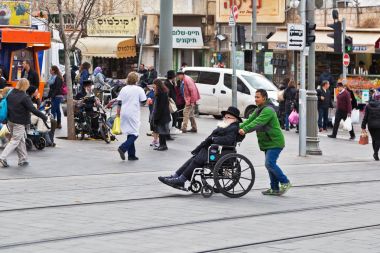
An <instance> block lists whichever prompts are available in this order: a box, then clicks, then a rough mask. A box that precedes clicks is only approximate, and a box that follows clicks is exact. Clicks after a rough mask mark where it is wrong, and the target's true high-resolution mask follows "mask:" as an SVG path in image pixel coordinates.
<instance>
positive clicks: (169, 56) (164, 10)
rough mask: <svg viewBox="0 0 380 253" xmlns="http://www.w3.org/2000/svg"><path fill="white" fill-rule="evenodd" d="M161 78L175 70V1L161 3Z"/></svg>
mask: <svg viewBox="0 0 380 253" xmlns="http://www.w3.org/2000/svg"><path fill="white" fill-rule="evenodd" d="M159 44H160V51H159V59H160V60H159V61H160V63H159V68H158V73H159V76H164V75H165V74H166V72H167V71H168V70H171V69H172V68H173V0H161V2H160V42H159Z"/></svg>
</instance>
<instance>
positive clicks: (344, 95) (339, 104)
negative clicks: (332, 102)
mask: <svg viewBox="0 0 380 253" xmlns="http://www.w3.org/2000/svg"><path fill="white" fill-rule="evenodd" d="M336 109H337V110H339V111H342V112H345V113H351V111H352V105H351V95H350V93H349V92H348V91H347V90H343V92H341V93H339V94H338V96H337V97H336Z"/></svg>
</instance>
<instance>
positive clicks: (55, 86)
mask: <svg viewBox="0 0 380 253" xmlns="http://www.w3.org/2000/svg"><path fill="white" fill-rule="evenodd" d="M50 74H51V76H50V78H49V80H48V83H49V88H50V89H49V94H48V97H49V98H51V113H52V114H53V117H54V119H57V128H58V129H61V128H62V125H61V103H62V100H63V95H62V86H63V77H62V74H61V72H60V71H59V69H58V67H57V66H55V65H53V66H51V69H50Z"/></svg>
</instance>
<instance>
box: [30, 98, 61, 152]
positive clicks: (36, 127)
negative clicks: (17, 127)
mask: <svg viewBox="0 0 380 253" xmlns="http://www.w3.org/2000/svg"><path fill="white" fill-rule="evenodd" d="M39 110H40V111H44V113H45V115H46V116H47V117H48V121H47V124H48V126H46V125H45V123H44V122H43V121H42V119H40V118H38V117H37V116H35V115H33V114H32V115H31V124H30V125H29V126H28V127H27V129H26V134H27V138H26V141H25V142H26V148H27V149H28V150H31V149H32V148H33V145H34V146H35V147H36V148H37V149H38V150H42V149H44V148H45V147H54V146H55V143H54V131H55V128H56V125H57V122H56V121H55V120H54V119H52V117H51V112H50V110H51V101H50V100H45V101H44V102H43V103H41V105H40V107H39Z"/></svg>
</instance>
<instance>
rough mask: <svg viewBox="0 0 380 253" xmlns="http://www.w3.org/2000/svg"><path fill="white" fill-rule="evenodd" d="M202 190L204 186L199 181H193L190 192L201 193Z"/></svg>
mask: <svg viewBox="0 0 380 253" xmlns="http://www.w3.org/2000/svg"><path fill="white" fill-rule="evenodd" d="M201 189H202V184H201V182H199V181H196V180H194V181H192V182H191V184H190V187H189V190H190V191H191V192H192V193H199V192H200V191H201Z"/></svg>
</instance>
